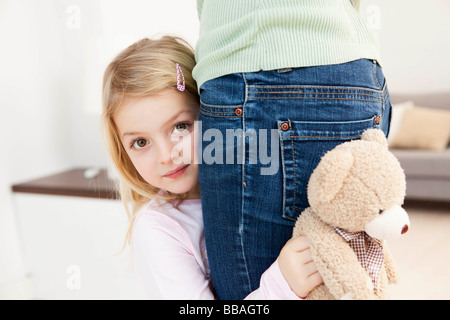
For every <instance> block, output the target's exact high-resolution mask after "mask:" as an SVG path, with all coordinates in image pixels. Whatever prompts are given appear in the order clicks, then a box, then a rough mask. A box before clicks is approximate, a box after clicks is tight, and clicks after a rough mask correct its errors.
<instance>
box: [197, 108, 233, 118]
mask: <svg viewBox="0 0 450 320" xmlns="http://www.w3.org/2000/svg"><path fill="white" fill-rule="evenodd" d="M200 113H201V114H203V115H204V116H207V117H212V118H241V116H232V115H229V116H216V115H212V114H208V113H205V112H204V111H202V110H201V109H200Z"/></svg>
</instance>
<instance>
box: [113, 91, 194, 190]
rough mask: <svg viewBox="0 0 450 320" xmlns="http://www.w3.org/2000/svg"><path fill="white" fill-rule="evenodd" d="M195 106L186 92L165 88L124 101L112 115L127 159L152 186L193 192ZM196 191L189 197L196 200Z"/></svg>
mask: <svg viewBox="0 0 450 320" xmlns="http://www.w3.org/2000/svg"><path fill="white" fill-rule="evenodd" d="M198 109H199V106H198V104H197V103H196V102H195V100H194V99H193V98H192V97H191V96H190V95H189V94H188V93H187V92H180V91H178V90H176V89H166V90H164V91H162V92H161V93H159V94H157V95H152V96H148V97H144V98H136V99H129V100H127V101H126V102H125V103H124V104H123V105H122V106H121V107H120V108H119V110H118V111H117V113H116V115H115V116H114V122H115V123H116V126H117V129H118V131H119V135H120V138H121V141H122V144H123V147H124V148H125V150H126V152H127V154H128V156H129V157H130V159H131V161H132V162H133V164H134V166H135V168H136V170H137V171H138V172H139V174H140V175H141V176H142V178H143V179H144V180H145V181H147V182H148V183H149V184H151V185H152V186H154V187H157V188H160V189H163V190H167V191H169V192H171V193H175V194H181V193H185V192H189V191H192V190H194V191H195V190H197V184H198V161H196V160H197V132H196V130H194V122H195V121H196V120H197V118H198ZM198 196H199V193H198V191H195V192H193V194H191V197H198Z"/></svg>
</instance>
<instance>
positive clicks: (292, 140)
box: [288, 119, 297, 208]
mask: <svg viewBox="0 0 450 320" xmlns="http://www.w3.org/2000/svg"><path fill="white" fill-rule="evenodd" d="M288 121H289V128H290V133H291V137H292V123H291V120H290V119H288ZM291 144H292V160H293V163H294V166H293V169H294V203H293V205H292V206H293V207H294V208H295V204H296V202H297V197H296V195H297V174H296V172H295V149H294V139H292V138H291Z"/></svg>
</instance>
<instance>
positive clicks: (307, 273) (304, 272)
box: [278, 236, 323, 299]
mask: <svg viewBox="0 0 450 320" xmlns="http://www.w3.org/2000/svg"><path fill="white" fill-rule="evenodd" d="M278 265H279V266H280V270H281V273H282V274H283V276H284V278H285V279H286V281H287V283H288V284H289V286H290V287H291V289H292V291H294V293H295V294H296V295H297V296H299V297H300V298H303V299H304V298H306V296H307V295H308V294H309V293H310V292H311V290H312V289H314V288H315V287H317V286H318V285H319V284H321V283H323V279H322V276H321V275H320V274H319V272H318V271H317V268H316V265H315V263H314V261H313V259H312V256H311V250H310V249H309V244H308V241H307V239H306V237H305V236H301V237H297V238H293V239H290V240H289V241H288V242H286V244H285V246H284V247H283V249H281V252H280V256H279V257H278Z"/></svg>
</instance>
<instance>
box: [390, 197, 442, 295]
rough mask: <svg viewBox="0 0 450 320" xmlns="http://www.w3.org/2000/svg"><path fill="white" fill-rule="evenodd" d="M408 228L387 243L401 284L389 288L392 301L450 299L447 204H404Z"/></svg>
mask: <svg viewBox="0 0 450 320" xmlns="http://www.w3.org/2000/svg"><path fill="white" fill-rule="evenodd" d="M404 208H405V209H406V211H407V212H408V214H409V217H410V221H411V225H410V229H409V231H408V232H407V233H406V234H405V235H404V236H403V237H402V238H400V239H398V240H395V241H393V242H391V243H389V247H390V249H391V251H392V255H393V257H394V259H395V261H396V263H397V267H398V270H399V275H400V280H399V282H398V284H396V285H392V286H391V287H390V298H391V299H395V300H429V299H434V300H447V299H450V203H444V204H442V203H441V204H432V203H420V202H412V203H408V202H407V203H405V206H404Z"/></svg>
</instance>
